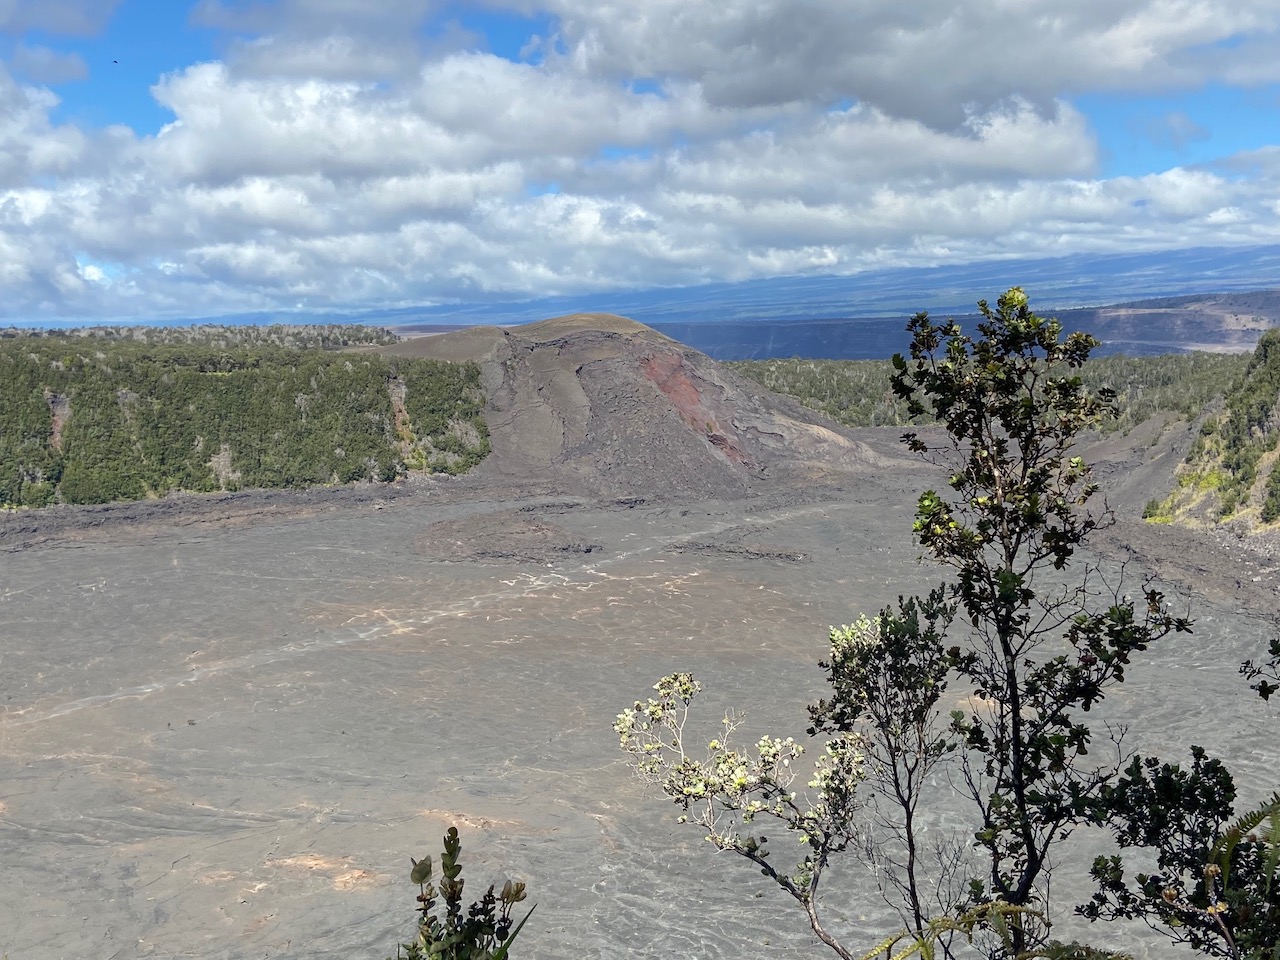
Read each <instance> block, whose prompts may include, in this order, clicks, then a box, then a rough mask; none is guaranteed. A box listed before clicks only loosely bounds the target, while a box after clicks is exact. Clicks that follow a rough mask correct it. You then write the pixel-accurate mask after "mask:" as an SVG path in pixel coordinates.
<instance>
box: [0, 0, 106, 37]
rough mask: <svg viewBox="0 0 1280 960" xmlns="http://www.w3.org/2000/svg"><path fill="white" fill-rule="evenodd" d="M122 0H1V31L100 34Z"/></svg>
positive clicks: (75, 34) (79, 34) (78, 34)
mask: <svg viewBox="0 0 1280 960" xmlns="http://www.w3.org/2000/svg"><path fill="white" fill-rule="evenodd" d="M119 2H120V0H0V31H3V32H5V33H13V34H18V35H20V36H21V35H22V34H25V33H27V32H29V31H32V30H41V31H44V32H46V33H54V34H64V35H71V36H87V35H89V34H94V33H97V32H98V31H99V30H101V29H102V28H103V26H105V25H106V23H107V21H108V20H110V19H111V15H112V14H113V13H114V12H115V8H116V7H117V6H118V5H119Z"/></svg>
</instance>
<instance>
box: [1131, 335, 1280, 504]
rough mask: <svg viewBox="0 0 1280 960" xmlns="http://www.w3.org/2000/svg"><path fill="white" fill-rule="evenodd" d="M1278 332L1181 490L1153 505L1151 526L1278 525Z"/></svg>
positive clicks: (1203, 435)
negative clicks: (1224, 522)
mask: <svg viewBox="0 0 1280 960" xmlns="http://www.w3.org/2000/svg"><path fill="white" fill-rule="evenodd" d="M1278 446H1280V329H1277V330H1269V331H1267V332H1266V333H1265V334H1263V336H1262V338H1261V339H1260V341H1259V343H1258V346H1257V348H1256V349H1255V350H1254V354H1253V358H1252V359H1251V360H1250V362H1249V365H1248V367H1247V368H1246V370H1245V372H1244V374H1243V375H1242V376H1241V377H1240V378H1239V379H1238V380H1237V381H1236V382H1235V383H1234V384H1232V385H1231V387H1230V389H1229V390H1228V391H1227V393H1226V397H1225V403H1224V408H1223V410H1222V411H1221V412H1220V413H1216V414H1212V415H1210V416H1209V417H1207V418H1206V419H1205V421H1204V423H1203V425H1202V427H1201V429H1200V435H1199V437H1197V438H1196V440H1195V442H1194V443H1193V444H1192V446H1191V449H1190V451H1189V452H1188V454H1187V457H1186V462H1185V463H1184V464H1183V465H1182V467H1180V468H1179V470H1178V473H1177V488H1176V489H1175V490H1173V492H1172V493H1170V494H1169V496H1168V497H1167V498H1166V499H1165V500H1164V501H1163V502H1156V501H1152V502H1151V503H1150V504H1148V507H1147V510H1146V516H1147V517H1148V518H1149V519H1153V520H1163V521H1179V522H1191V523H1194V522H1197V521H1200V522H1204V521H1208V522H1216V521H1220V520H1234V521H1238V522H1240V523H1243V524H1244V525H1246V526H1248V527H1256V526H1258V525H1269V524H1275V523H1280V466H1278V464H1280V460H1278V457H1280V452H1278V450H1277V447H1278Z"/></svg>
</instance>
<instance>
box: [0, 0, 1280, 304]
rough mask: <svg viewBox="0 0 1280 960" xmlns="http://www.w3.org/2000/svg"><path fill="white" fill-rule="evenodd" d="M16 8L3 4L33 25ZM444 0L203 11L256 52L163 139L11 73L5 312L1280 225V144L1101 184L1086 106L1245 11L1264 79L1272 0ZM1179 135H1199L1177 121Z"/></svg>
mask: <svg viewBox="0 0 1280 960" xmlns="http://www.w3.org/2000/svg"><path fill="white" fill-rule="evenodd" d="M4 2H5V0H0V24H4V23H6V22H17V21H16V20H14V17H15V16H17V14H15V13H14V12H13V10H14V8H13V3H12V0H10V4H9V6H8V7H6V6H4ZM72 6H74V5H72ZM525 6H528V4H526V5H525ZM24 9H25V10H26V12H25V13H24V16H26V15H30V14H31V11H33V10H35V9H36V8H35V7H30V8H24ZM66 9H71V7H70V6H68V7H67V8H66ZM78 9H81V10H82V12H83V11H89V10H91V9H93V8H91V7H90V6H89V5H82V6H81V7H80V8H78ZM433 10H434V7H433V6H432V4H431V3H430V2H428V0H388V2H387V3H383V4H368V3H367V2H365V0H360V2H356V0H282V2H279V3H274V4H269V3H258V4H253V3H248V4H246V3H230V2H227V3H217V2H211V0H210V2H204V3H201V4H200V5H199V6H198V9H197V11H196V19H197V21H198V22H200V23H202V24H205V25H213V26H216V27H220V28H223V29H227V30H231V31H235V33H236V37H235V38H233V40H232V42H231V47H230V49H229V51H228V55H227V58H226V59H225V60H223V61H213V62H207V63H199V64H192V65H190V66H188V67H186V68H185V69H182V70H179V71H177V72H174V73H172V74H169V75H166V76H164V77H159V78H156V83H155V86H154V87H153V94H154V96H155V98H156V99H157V101H158V102H159V103H160V104H162V105H163V106H164V107H166V108H167V109H168V110H170V111H172V113H173V115H174V120H173V122H172V123H170V124H168V125H167V126H165V127H164V128H163V129H162V130H161V131H160V132H159V133H157V134H156V135H154V136H138V135H136V134H135V133H134V132H133V131H131V130H129V129H128V128H125V127H113V128H108V129H106V130H104V131H101V132H97V133H92V134H89V133H85V132H82V131H80V130H78V129H77V128H75V127H73V126H66V125H59V124H56V123H53V122H52V121H51V120H50V113H51V111H52V110H54V108H55V105H56V100H55V98H54V96H53V94H51V93H50V92H49V91H48V90H46V89H44V88H42V87H39V86H33V85H23V84H21V83H18V82H16V81H14V80H13V79H11V78H10V77H9V76H8V75H7V74H4V73H0V118H2V119H0V284H3V287H4V290H5V292H6V297H5V299H4V301H3V305H2V306H0V311H3V312H5V313H7V314H9V315H16V316H32V317H35V316H47V315H60V314H66V315H76V314H82V315H129V314H131V313H138V312H142V313H146V314H157V315H163V314H172V313H176V314H181V315H192V314H198V313H206V312H207V313H218V312H231V311H241V310H255V309H287V308H291V307H292V306H293V305H295V304H296V303H298V302H305V303H306V304H307V305H308V306H309V307H311V308H324V307H326V306H333V307H343V306H363V305H371V304H386V305H399V304H412V303H415V302H432V301H439V300H443V299H448V298H452V297H473V296H478V295H484V294H501V295H509V296H527V295H541V294H554V293H574V292H583V291H592V290H601V291H604V290H609V289H614V288H619V287H626V286H635V285H645V284H656V285H660V284H677V283H693V282H698V281H702V280H712V279H727V280H734V279H746V278H750V277H757V276H768V275H773V274H779V273H782V274H786V273H795V272H850V271H855V270H859V269H864V268H867V267H870V266H886V265H895V264H897V265H917V264H927V263H933V262H937V261H938V259H939V258H943V257H949V258H955V259H963V258H975V259H980V258H989V257H993V256H1003V255H1019V256H1032V255H1035V254H1037V253H1043V254H1045V255H1058V254H1062V253H1069V252H1082V251H1113V250H1114V251H1135V250H1146V249H1162V248H1174V247H1180V246H1188V245H1209V244H1246V243H1266V242H1280V202H1278V198H1280V163H1277V161H1276V154H1275V153H1274V152H1268V151H1265V150H1264V151H1255V152H1253V153H1251V154H1249V155H1247V156H1241V157H1238V158H1234V159H1228V160H1224V161H1223V162H1222V163H1219V164H1217V165H1214V166H1212V167H1207V168H1204V169H1183V168H1180V167H1173V168H1171V169H1169V170H1166V171H1161V172H1157V173H1155V174H1152V175H1150V176H1147V177H1120V178H1103V177H1101V176H1100V175H1099V172H1098V170H1099V159H1098V157H1099V148H1098V144H1097V142H1096V138H1095V135H1094V133H1093V131H1092V130H1091V129H1090V126H1089V122H1088V120H1087V118H1086V117H1085V116H1083V115H1082V114H1081V113H1080V112H1079V111H1078V110H1076V109H1075V108H1073V107H1072V106H1071V105H1070V102H1069V99H1068V97H1069V95H1071V94H1073V93H1075V92H1079V91H1081V90H1085V89H1091V90H1098V91H1126V90H1147V91H1155V90H1177V89H1180V88H1182V87H1184V86H1194V85H1196V84H1199V83H1202V82H1204V81H1206V80H1211V79H1215V78H1216V79H1217V80H1218V82H1226V81H1225V80H1223V77H1225V72H1224V71H1226V69H1227V67H1226V65H1225V64H1226V61H1225V60H1224V59H1223V58H1222V57H1221V56H1220V53H1221V50H1220V49H1219V47H1217V46H1215V44H1216V43H1218V41H1225V40H1228V39H1230V38H1232V37H1239V36H1241V35H1242V32H1246V33H1247V35H1248V37H1252V38H1258V39H1259V44H1258V45H1256V47H1255V46H1251V45H1250V43H1247V42H1242V43H1238V44H1236V50H1235V51H1233V52H1237V53H1238V52H1239V51H1241V50H1243V51H1244V53H1243V54H1242V55H1241V57H1242V59H1243V60H1244V61H1246V62H1244V63H1237V64H1235V65H1234V66H1233V67H1232V69H1235V70H1237V71H1243V73H1242V74H1241V75H1244V73H1248V75H1250V76H1266V75H1268V74H1267V71H1268V70H1271V69H1274V68H1273V67H1272V66H1270V65H1269V63H1270V60H1274V57H1271V58H1269V59H1268V58H1267V57H1265V56H1264V50H1263V47H1264V46H1265V45H1264V44H1261V38H1273V39H1274V37H1275V31H1276V28H1277V18H1278V17H1280V11H1278V10H1277V8H1276V6H1275V4H1274V2H1272V0H1266V2H1263V0H1234V2H1232V3H1227V2H1225V0H1198V2H1194V0H1181V2H1175V0H1141V2H1140V0H1127V2H1117V0H1108V2H1102V0H1078V2H1075V3H1072V4H1063V3H1061V2H1060V0H1054V2H1052V3H1050V2H1049V0H1026V2H1022V3H1017V4H985V3H984V4H978V3H961V4H958V5H957V4H955V3H954V2H948V3H947V4H945V5H944V4H943V3H942V2H941V0H924V2H921V3H918V4H916V3H912V4H907V3H902V2H901V0H895V2H892V3H890V2H888V0H877V2H869V3H862V4H850V3H848V2H846V0H830V2H826V3H818V2H813V0H805V2H800V0H772V2H760V0H753V2H748V0H723V2H720V3H717V4H714V5H713V4H701V3H694V4H690V3H688V2H687V0H647V2H646V3H633V2H627V3H622V2H620V0H617V2H615V0H592V2H590V3H588V2H585V0H552V2H551V5H550V11H551V12H552V13H554V14H556V15H557V16H558V18H559V19H558V20H557V21H556V23H557V24H558V34H557V36H555V37H551V38H547V39H546V40H545V42H543V44H542V48H541V49H542V50H543V52H544V53H545V55H546V56H545V60H541V61H537V62H520V63H517V62H511V61H509V60H505V59H503V58H501V57H498V56H495V55H493V54H491V53H487V52H484V51H482V50H480V49H461V48H459V47H458V44H460V43H462V42H463V39H465V38H463V35H462V34H456V35H453V36H454V39H453V40H451V41H450V42H448V43H444V44H443V45H440V44H437V45H436V46H435V47H432V42H433V41H432V40H431V36H434V35H431V30H430V29H428V27H429V25H430V17H431V15H432V13H433ZM6 11H7V12H6ZM68 16H69V15H68ZM6 17H8V20H6V19H5V18H6ZM72 22H73V20H71V19H69V20H67V21H66V23H68V24H70V23H72ZM424 37H425V38H426V39H424ZM437 39H438V36H437ZM1215 71H1216V72H1215ZM1250 71H1252V72H1251V73H1250ZM1156 134H1158V135H1159V136H1163V137H1166V138H1167V140H1168V142H1169V144H1170V145H1176V144H1174V141H1175V140H1176V141H1178V142H1186V141H1187V140H1189V139H1193V138H1195V137H1196V136H1198V135H1199V133H1198V131H1197V129H1196V128H1195V125H1194V124H1193V123H1192V122H1191V121H1190V120H1189V118H1187V117H1186V115H1185V114H1182V115H1179V114H1177V113H1176V112H1175V113H1172V114H1170V115H1169V116H1167V117H1166V118H1165V120H1164V122H1163V124H1162V125H1161V126H1160V128H1159V130H1158V131H1155V132H1154V133H1153V136H1155V135H1156Z"/></svg>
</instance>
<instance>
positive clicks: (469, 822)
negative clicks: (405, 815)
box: [419, 810, 528, 830]
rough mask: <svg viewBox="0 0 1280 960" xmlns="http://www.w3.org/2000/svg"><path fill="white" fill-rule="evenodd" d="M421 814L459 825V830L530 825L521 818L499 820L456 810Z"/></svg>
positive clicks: (428, 811)
mask: <svg viewBox="0 0 1280 960" xmlns="http://www.w3.org/2000/svg"><path fill="white" fill-rule="evenodd" d="M419 815H420V816H423V817H427V818H428V819H431V820H440V821H443V822H444V823H446V824H448V825H449V826H451V827H457V828H458V829H459V830H463V829H466V830H493V829H495V828H496V829H502V830H507V829H511V828H512V827H520V828H522V829H524V828H526V827H528V824H526V823H523V822H521V821H520V820H499V819H497V818H494V817H471V816H468V815H467V814H465V813H458V812H457V811H455V810H423V811H422V812H421V814H419Z"/></svg>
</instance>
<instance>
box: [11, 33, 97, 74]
mask: <svg viewBox="0 0 1280 960" xmlns="http://www.w3.org/2000/svg"><path fill="white" fill-rule="evenodd" d="M11 62H12V64H13V68H14V70H15V71H16V72H17V73H19V74H21V75H22V76H24V77H26V78H27V79H29V80H32V81H34V82H36V83H64V82H66V81H67V80H83V79H84V78H85V77H87V76H88V75H89V67H88V65H87V64H86V63H85V62H84V59H83V58H82V57H81V56H80V55H79V54H78V53H60V52H59V51H57V50H51V49H50V48H49V47H43V46H40V45H39V44H36V45H34V46H28V45H27V44H25V43H20V44H18V45H17V46H16V47H15V48H14V51H13V59H12V61H11Z"/></svg>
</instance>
